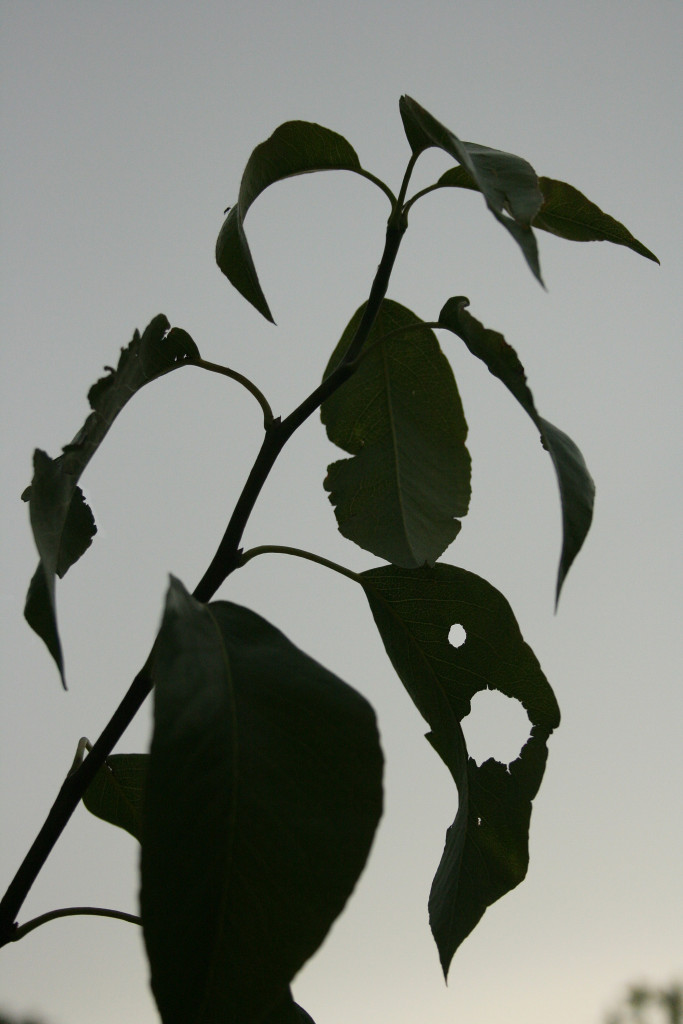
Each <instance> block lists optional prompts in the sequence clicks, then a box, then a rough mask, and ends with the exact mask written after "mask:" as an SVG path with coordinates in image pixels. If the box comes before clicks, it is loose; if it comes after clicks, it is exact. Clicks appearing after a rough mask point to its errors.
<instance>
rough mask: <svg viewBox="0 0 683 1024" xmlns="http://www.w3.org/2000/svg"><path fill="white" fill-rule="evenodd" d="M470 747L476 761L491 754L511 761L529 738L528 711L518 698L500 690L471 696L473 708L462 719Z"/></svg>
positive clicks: (483, 759) (479, 761) (470, 752)
mask: <svg viewBox="0 0 683 1024" xmlns="http://www.w3.org/2000/svg"><path fill="white" fill-rule="evenodd" d="M462 727H463V731H464V733H465V740H466V742H467V750H468V752H469V755H470V757H473V758H474V760H475V761H476V762H477V764H482V763H483V762H484V761H487V760H488V759H489V758H490V757H493V758H495V759H496V761H500V762H501V764H510V762H511V761H514V760H515V759H516V758H517V757H518V756H519V752H520V750H521V749H522V747H523V746H524V744H525V743H526V741H527V739H528V737H529V731H530V725H529V719H528V717H527V713H526V711H525V710H524V708H523V707H522V705H521V704H520V703H519V701H518V700H512V699H511V698H510V697H506V696H505V695H504V694H502V693H499V692H498V690H481V691H480V692H479V693H475V695H474V697H473V698H472V710H471V711H470V713H469V715H467V716H466V717H465V718H464V719H463V721H462Z"/></svg>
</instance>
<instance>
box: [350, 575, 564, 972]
mask: <svg viewBox="0 0 683 1024" xmlns="http://www.w3.org/2000/svg"><path fill="white" fill-rule="evenodd" d="M359 582H360V583H361V585H362V587H363V589H364V590H365V594H366V597H367V599H368V602H369V604H370V608H371V610H372V614H373V616H374V619H375V622H376V624H377V628H378V630H379V632H380V635H381V637H382V641H383V643H384V646H385V648H386V651H387V654H388V655H389V658H390V659H391V662H392V664H393V666H394V668H395V669H396V672H397V673H398V675H399V677H400V679H401V681H402V683H403V685H404V686H405V688H406V690H407V691H408V693H409V694H410V696H411V698H412V700H413V701H414V703H415V705H416V707H417V708H418V710H419V711H420V713H421V714H422V716H423V717H424V718H425V719H426V721H427V722H428V723H429V726H430V729H431V732H430V734H429V736H428V737H427V738H428V739H429V741H430V743H431V744H432V746H433V747H434V749H435V750H436V751H437V753H438V754H439V756H440V757H441V758H442V760H443V761H444V763H445V764H446V765H447V767H448V769H449V771H450V772H451V774H452V776H453V779H454V781H455V784H456V786H457V789H458V812H457V815H456V817H455V821H454V822H453V825H452V826H451V827H450V828H449V829H448V832H447V835H446V844H445V848H444V852H443V856H442V858H441V863H440V864H439V868H438V870H437V873H436V876H435V878H434V883H433V885H432V891H431V895H430V899H429V916H430V924H431V928H432V932H433V934H434V939H435V941H436V944H437V948H438V950H439V957H440V960H441V965H442V968H443V971H444V974H447V972H448V968H449V965H450V962H451V959H452V957H453V954H454V952H455V950H456V949H457V948H458V946H459V945H460V943H461V942H462V941H463V940H464V939H465V938H466V936H467V935H468V934H469V933H470V932H471V931H472V929H473V928H474V927H475V925H476V924H477V922H478V921H479V920H480V918H481V917H482V915H483V914H484V911H485V910H486V908H487V907H488V906H490V905H491V903H493V902H494V901H495V900H497V899H499V898H500V897H501V896H502V895H504V894H505V893H506V892H508V891H509V890H510V889H512V888H514V886H516V885H518V884H519V882H521V881H522V879H523V878H524V876H525V874H526V870H527V866H528V861H529V849H528V834H529V819H530V815H531V801H532V799H533V797H534V796H535V794H536V792H537V790H538V787H539V785H540V783H541V779H542V777H543V771H544V768H545V761H546V755H547V751H546V740H547V738H548V736H549V735H550V733H551V732H552V730H553V729H555V728H556V727H557V725H558V724H559V721H560V713H559V709H558V706H557V702H556V700H555V696H554V694H553V692H552V689H551V688H550V685H549V683H548V681H547V680H546V678H545V676H544V675H543V672H542V671H541V668H540V665H539V664H538V661H537V660H536V657H535V656H534V654H533V651H532V650H531V648H530V647H528V645H527V644H526V643H525V642H524V640H523V639H522V636H521V633H520V631H519V627H518V625H517V622H516V620H515V617H514V615H513V613H512V610H511V608H510V606H509V604H508V603H507V601H506V600H505V598H504V597H503V596H502V594H500V593H499V592H498V591H497V590H495V589H494V588H493V587H492V586H491V585H490V584H489V583H486V581H485V580H482V579H480V577H478V576H475V575H473V574H472V573H469V572H466V571H465V570H464V569H458V568H456V567H454V566H451V565H444V564H441V563H439V564H437V565H436V566H434V568H433V569H414V570H412V571H408V570H405V569H398V568H395V567H394V566H385V567H382V568H379V569H371V570H370V571H368V572H364V573H361V575H360V577H359ZM456 624H459V625H461V626H462V627H463V628H464V630H465V641H464V643H463V644H462V645H461V646H459V647H457V648H456V647H454V646H452V645H451V644H450V643H449V639H448V637H449V631H450V628H451V627H452V626H453V625H456ZM487 688H488V689H495V690H499V691H500V692H501V693H503V694H505V695H506V696H507V697H512V698H516V699H517V700H519V701H520V702H521V703H522V705H523V706H524V708H525V710H526V712H527V714H528V716H529V719H530V721H531V723H532V726H533V728H532V733H531V737H530V738H529V740H527V742H526V744H525V745H524V747H523V748H522V751H521V754H520V756H519V757H518V758H517V760H516V761H514V762H513V763H512V764H511V765H510V766H509V767H506V766H505V765H502V764H499V763H498V762H496V761H494V760H489V761H486V762H485V763H484V764H482V765H481V766H477V764H476V763H475V762H474V761H473V760H472V759H471V758H469V759H468V756H467V749H466V746H465V740H464V737H463V734H462V729H461V726H460V722H461V720H462V719H463V718H464V717H465V715H467V714H468V712H469V710H470V702H471V700H472V697H473V696H474V694H475V693H477V692H478V691H479V690H484V689H487Z"/></svg>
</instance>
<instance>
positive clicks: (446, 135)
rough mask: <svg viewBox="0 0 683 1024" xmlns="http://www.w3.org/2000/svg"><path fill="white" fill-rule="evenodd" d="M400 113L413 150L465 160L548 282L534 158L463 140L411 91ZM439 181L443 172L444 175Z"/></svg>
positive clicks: (475, 181)
mask: <svg viewBox="0 0 683 1024" xmlns="http://www.w3.org/2000/svg"><path fill="white" fill-rule="evenodd" d="M400 111H401V118H402V120H403V127H404V129H405V133H406V136H407V138H408V142H409V143H410V146H411V149H412V150H413V153H415V154H419V153H421V152H423V151H424V150H425V149H429V148H430V147H432V146H436V147H437V148H438V149H443V150H444V151H445V152H446V153H448V154H449V155H450V156H452V157H453V159H454V160H457V161H458V163H459V164H461V166H462V168H463V169H464V170H465V171H466V172H467V173H468V174H469V177H470V179H471V181H472V183H473V186H474V187H475V188H476V189H478V190H479V191H480V192H481V193H482V195H483V196H484V199H485V200H486V205H487V206H488V208H489V210H490V211H491V213H492V214H493V215H494V217H495V218H496V220H498V221H499V222H500V223H501V224H502V225H503V227H505V228H506V229H507V231H508V232H509V233H510V234H511V235H512V237H513V238H514V239H515V241H516V242H517V244H518V245H519V247H520V249H521V250H522V252H523V254H524V258H525V259H526V261H527V263H528V264H529V267H530V268H531V271H532V272H533V274H534V275H535V276H536V277H537V278H538V280H539V281H540V282H541V284H543V280H542V278H541V268H540V264H539V259H538V247H537V245H536V238H535V236H534V233H533V231H532V228H531V224H532V222H533V220H534V217H535V216H536V215H537V213H538V211H539V209H540V208H541V204H542V202H543V196H542V194H541V191H540V189H539V185H538V178H537V176H536V172H535V171H534V169H533V167H532V166H531V164H530V163H528V162H527V161H526V160H524V159H522V157H519V156H514V155H513V154H512V153H503V152H501V151H499V150H496V149H489V147H488V146H481V145H479V144H478V143H474V142H462V141H461V140H460V139H459V138H458V137H457V136H456V135H454V134H453V132H452V131H450V130H449V129H448V128H446V127H445V126H444V125H443V124H441V123H440V122H439V121H437V120H436V118H435V117H433V116H432V115H431V114H430V113H429V112H428V111H426V110H425V109H424V107H421V106H420V104H419V103H416V102H415V100H413V99H411V98H410V97H409V96H402V97H401V100H400ZM439 180H440V182H442V181H443V178H441V179H439Z"/></svg>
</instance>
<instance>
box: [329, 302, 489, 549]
mask: <svg viewBox="0 0 683 1024" xmlns="http://www.w3.org/2000/svg"><path fill="white" fill-rule="evenodd" d="M364 309H365V306H361V307H360V309H358V310H357V311H356V313H355V314H354V316H353V317H352V318H351V321H350V322H349V325H348V326H347V328H346V330H345V331H344V333H343V335H342V337H341V340H340V341H339V344H338V345H337V347H336V348H335V350H334V352H333V354H332V357H331V359H330V361H329V363H328V366H327V369H326V371H325V376H327V375H328V374H329V373H330V372H331V371H332V370H333V369H334V367H335V366H336V364H337V363H338V361H339V359H340V358H341V356H342V355H343V353H344V352H345V351H346V349H347V348H348V345H349V343H350V341H351V338H352V337H353V336H354V334H355V331H356V328H357V326H358V323H359V322H360V319H361V317H362V315H363V310H364ZM321 416H322V421H323V423H324V424H325V427H326V430H327V435H328V437H329V439H330V440H331V441H332V442H333V443H334V444H336V445H339V447H340V448H343V449H344V451H347V452H349V453H350V454H351V455H352V456H353V458H351V459H344V460H342V461H340V462H334V463H332V465H331V466H329V467H328V472H327V478H326V480H325V487H326V489H327V490H328V491H329V492H330V501H331V502H332V504H333V505H334V507H335V514H336V517H337V523H338V525H339V530H340V532H341V533H342V534H343V535H344V536H345V537H348V538H349V540H352V541H354V542H355V543H356V544H360V546H361V547H363V548H365V549H366V550H368V551H371V552H372V553H373V554H375V555H377V556H378V557H380V558H385V559H387V561H390V562H393V563H394V564H396V565H403V566H407V567H411V566H418V565H424V564H425V563H428V564H433V563H434V562H435V561H436V559H437V558H438V557H439V555H440V554H441V553H442V552H443V551H444V550H445V549H446V547H448V545H449V544H450V543H451V541H452V540H453V539H454V538H455V536H456V534H457V533H458V530H459V529H460V523H459V522H458V520H457V518H455V517H458V516H464V515H465V514H466V512H467V507H468V504H469V498H470V456H469V453H468V451H467V448H466V446H465V439H466V436H467V424H466V422H465V417H464V415H463V411H462V405H461V402H460V396H459V395H458V389H457V386H456V383H455V379H454V377H453V372H452V370H451V367H450V365H449V363H448V361H447V359H446V357H445V356H444V354H443V353H442V351H441V349H440V348H439V343H438V341H437V340H436V337H435V335H434V332H433V331H431V330H429V329H428V328H426V327H425V326H424V325H422V321H421V320H420V319H419V317H417V316H416V315H415V314H414V313H412V312H411V311H410V310H409V309H406V308H405V306H401V305H400V304H399V303H398V302H393V301H392V300H390V299H385V301H384V302H383V303H382V305H381V307H380V310H379V313H378V315H377V318H376V320H375V322H374V325H373V327H372V330H371V332H370V335H369V337H368V339H367V342H366V347H365V349H364V352H363V354H362V358H361V361H360V363H359V365H358V367H357V368H356V370H355V372H354V373H353V375H352V376H351V377H350V378H349V380H348V381H346V382H345V383H344V384H343V385H342V386H341V387H340V388H338V389H337V391H335V392H334V393H333V394H332V395H331V396H330V398H328V399H327V400H326V401H325V402H323V404H322V407H321Z"/></svg>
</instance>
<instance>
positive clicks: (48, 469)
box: [22, 314, 199, 684]
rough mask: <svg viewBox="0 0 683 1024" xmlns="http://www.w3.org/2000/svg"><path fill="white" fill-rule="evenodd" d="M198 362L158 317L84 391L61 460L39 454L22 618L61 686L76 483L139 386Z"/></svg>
mask: <svg viewBox="0 0 683 1024" xmlns="http://www.w3.org/2000/svg"><path fill="white" fill-rule="evenodd" d="M198 358H199V352H198V350H197V346H196V345H195V343H194V342H193V340H192V338H191V337H190V336H189V334H187V332H186V331H183V330H181V329H180V328H177V327H174V328H171V327H170V324H169V322H168V320H167V319H166V317H165V316H163V314H160V315H159V316H156V317H155V318H154V319H153V320H152V321H151V323H150V324H149V325H148V326H147V327H146V328H145V331H144V333H143V334H142V337H141V336H140V334H139V333H138V331H136V332H135V334H134V335H133V340H132V341H131V342H130V344H129V345H128V346H127V347H126V348H123V349H122V350H121V355H120V358H119V362H118V365H117V367H116V369H115V370H113V369H110V370H109V372H108V373H107V375H106V377H102V378H101V379H100V380H98V381H97V382H96V383H95V384H93V386H92V387H91V388H90V391H89V392H88V399H89V402H90V407H91V412H90V414H89V416H88V417H87V419H86V421H85V423H84V424H83V426H82V427H81V429H80V430H79V432H78V433H77V434H76V436H75V438H74V439H73V441H72V442H71V443H70V444H68V445H66V446H65V447H64V449H63V451H62V454H61V455H60V456H58V458H56V459H51V458H50V456H49V455H47V454H46V453H45V452H43V451H40V450H37V451H36V452H35V455H34V460H33V467H34V470H33V480H32V481H31V485H30V487H27V488H26V490H25V491H24V493H23V494H22V498H23V499H24V500H25V501H28V502H29V512H30V517H31V528H32V530H33V536H34V539H35V542H36V547H37V548H38V554H39V556H40V564H39V566H38V569H37V570H36V572H35V574H34V576H33V579H32V581H31V584H30V587H29V592H28V595H27V598H26V607H25V609H24V615H25V617H26V620H27V622H28V623H29V625H30V626H31V628H32V629H34V630H35V632H36V633H37V634H38V635H39V636H40V637H41V639H42V640H43V641H44V642H45V644H46V645H47V647H48V650H49V651H50V653H51V654H52V657H53V658H54V660H55V662H56V663H57V667H58V668H59V672H60V675H61V677H62V683H63V684H65V681H64V663H63V657H62V650H61V644H60V641H59V633H58V630H57V614H56V606H55V576H59V577H62V576H63V575H64V574H65V573H66V572H67V570H68V569H69V568H70V567H71V566H72V565H73V564H74V562H76V561H77V560H78V559H79V558H80V557H81V555H82V554H83V553H84V552H85V551H86V550H87V549H88V547H89V546H90V543H91V541H92V538H93V536H94V535H95V532H96V527H95V520H94V518H93V515H92V512H91V511H90V508H89V507H88V505H87V504H86V501H85V498H84V497H83V492H82V491H81V489H80V487H79V486H78V480H79V479H80V477H81V474H82V473H83V470H84V469H85V467H86V466H87V464H88V462H89V461H90V459H91V458H92V457H93V455H94V454H95V452H96V450H97V448H98V447H99V445H100V444H101V442H102V440H103V439H104V437H105V435H106V434H107V431H108V430H109V428H110V427H111V425H112V423H113V421H114V419H115V418H116V416H117V415H118V414H119V413H120V412H121V410H122V409H123V407H124V405H125V404H126V402H128V400H129V399H130V398H132V396H133V395H134V394H135V392H136V391H139V390H140V388H141V387H143V386H144V385H145V384H147V383H149V382H150V381H152V380H155V379H156V378H157V377H161V376H162V375H163V374H166V373H169V372H170V371H171V370H175V369H176V368H177V367H179V366H184V365H186V364H187V363H192V362H193V361H194V360H195V359H198Z"/></svg>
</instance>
